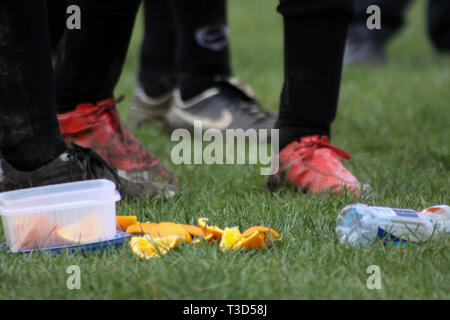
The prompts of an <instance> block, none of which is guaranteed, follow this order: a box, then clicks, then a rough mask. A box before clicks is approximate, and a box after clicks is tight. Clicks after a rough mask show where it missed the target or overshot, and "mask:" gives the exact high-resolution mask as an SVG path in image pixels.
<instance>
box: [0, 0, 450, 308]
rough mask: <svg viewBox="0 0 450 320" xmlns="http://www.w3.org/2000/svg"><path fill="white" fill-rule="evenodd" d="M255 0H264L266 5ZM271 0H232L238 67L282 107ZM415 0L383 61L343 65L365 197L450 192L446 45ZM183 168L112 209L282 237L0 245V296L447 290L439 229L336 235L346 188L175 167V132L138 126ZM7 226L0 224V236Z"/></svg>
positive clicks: (356, 168) (403, 202)
mask: <svg viewBox="0 0 450 320" xmlns="http://www.w3.org/2000/svg"><path fill="white" fill-rule="evenodd" d="M262 3H264V5H262ZM276 4H277V1H275V0H272V1H269V0H245V1H240V0H230V1H229V10H230V14H229V17H230V28H231V37H232V54H233V67H234V72H235V75H236V76H238V77H240V78H241V79H243V80H245V81H247V82H248V83H250V84H251V85H252V86H253V88H254V89H255V91H256V92H257V93H258V94H259V96H260V98H261V101H262V102H263V103H264V104H265V105H266V106H268V107H270V108H272V109H275V110H276V109H277V108H278V100H279V94H280V89H281V84H282V66H283V61H282V57H283V51H282V20H281V16H279V15H278V14H277V13H276V12H275V8H276ZM425 4H426V1H418V2H416V4H415V5H414V6H413V7H412V8H411V10H410V11H409V14H408V17H409V18H408V24H407V26H406V28H405V29H403V30H402V32H401V33H400V34H399V36H398V37H397V38H395V40H394V41H393V42H392V43H391V44H390V46H389V48H388V53H389V61H388V62H387V63H386V64H384V65H382V66H371V67H368V66H367V67H362V66H360V67H348V68H346V69H345V71H344V75H343V82H342V88H341V96H340V105H339V115H338V118H337V120H336V121H335V122H334V124H333V143H334V144H335V145H337V146H339V147H341V148H343V149H344V150H346V151H348V152H350V153H351V154H352V160H351V161H350V162H349V163H348V167H349V168H350V169H351V170H352V172H353V173H354V174H355V175H356V176H357V177H358V178H359V179H360V180H361V181H362V182H364V183H368V184H370V185H371V186H372V187H373V188H374V189H375V190H376V192H377V195H376V197H374V198H373V199H370V200H368V201H366V202H367V203H368V204H377V205H386V206H394V207H408V208H415V209H421V208H424V207H427V206H429V205H433V204H438V203H449V202H450V197H449V196H450V193H449V190H450V189H449V187H450V179H449V169H450V154H449V146H450V142H449V141H450V131H449V120H450V90H449V88H450V56H448V55H447V56H439V55H437V54H436V53H435V52H434V51H433V49H432V46H431V44H430V42H429V40H428V38H427V36H426V32H425V19H424V7H425ZM141 23H142V17H139V20H138V21H137V23H136V30H135V32H134V36H133V40H132V43H131V47H130V50H129V55H128V57H127V62H126V65H125V68H124V72H123V74H122V77H121V80H120V83H119V85H118V87H117V88H116V93H117V94H119V93H125V94H126V95H127V100H125V102H122V103H121V104H120V105H119V108H120V112H121V114H122V115H123V117H124V118H125V119H126V118H127V105H128V101H129V100H128V99H129V98H130V97H131V93H132V88H133V86H134V85H135V83H136V70H137V66H138V60H137V57H138V51H139V44H140V39H141V36H142V32H141ZM134 132H135V134H136V135H137V137H139V138H140V140H141V141H142V142H143V143H144V145H145V146H146V147H148V148H149V150H151V151H152V152H153V153H155V154H156V155H157V156H158V157H159V158H160V159H161V160H162V161H163V162H165V163H166V164H167V165H168V166H169V167H170V168H171V169H172V170H173V171H174V173H175V174H176V175H177V177H178V178H179V181H180V185H179V187H180V191H181V192H180V194H179V196H177V197H176V198H175V199H173V200H171V201H168V202H162V201H149V200H143V201H141V202H137V203H120V204H119V205H118V208H117V209H118V213H119V214H121V215H137V216H138V217H139V220H140V221H176V222H182V223H191V224H196V221H197V219H198V218H199V217H209V218H210V219H211V221H212V222H213V223H215V224H218V225H220V226H222V227H225V226H239V227H240V228H241V230H242V229H245V228H247V227H249V226H251V225H267V226H271V227H273V228H275V229H276V230H278V231H279V232H280V233H281V235H282V237H283V239H284V241H283V243H282V244H281V245H280V246H277V247H274V248H272V249H270V250H269V249H267V250H265V249H263V250H259V251H251V252H244V251H242V252H232V253H226V252H221V251H220V250H219V248H218V246H214V245H208V244H202V245H200V246H198V247H194V246H191V245H185V246H183V247H181V248H179V249H177V250H176V251H173V252H171V253H170V254H169V255H167V256H165V257H163V258H162V259H155V260H148V261H140V260H139V259H138V258H137V257H136V256H134V255H133V254H132V253H131V251H130V250H129V248H128V247H124V248H123V249H121V250H118V251H113V252H103V253H93V254H90V255H88V256H86V257H83V256H81V255H69V254H65V253H64V254H59V255H47V254H41V255H14V254H8V253H6V252H0V299H449V298H450V290H449V284H450V259H449V252H450V251H449V250H448V248H449V242H448V241H447V242H445V241H443V242H429V243H425V244H417V245H408V246H405V247H393V246H387V247H384V246H382V245H381V244H378V243H377V244H374V245H372V246H369V247H365V248H361V249H353V248H348V247H345V246H342V245H340V244H338V242H337V236H336V234H335V232H334V228H335V218H336V215H337V213H338V212H339V210H340V209H341V208H342V207H343V206H344V205H346V204H349V203H352V202H353V200H352V198H351V197H349V196H335V197H331V198H329V199H327V198H326V197H324V196H321V195H307V194H303V193H299V192H295V191H293V190H288V189H281V190H279V191H277V192H276V193H270V192H269V191H268V190H267V189H266V188H265V177H263V176H261V175H259V168H258V167H257V166H244V165H240V166H230V165H227V166H208V165H196V166H187V165H180V166H175V165H173V164H172V163H171V161H170V151H171V148H172V146H173V145H174V144H175V143H173V142H170V139H169V136H168V135H167V134H166V133H164V131H163V130H162V127H158V126H153V127H150V126H149V127H144V128H140V129H139V130H134ZM1 236H2V238H3V235H1ZM70 265H78V266H80V268H81V290H69V289H67V287H66V280H67V277H68V276H69V275H68V274H67V273H66V268H67V267H68V266H70ZM370 265H378V266H379V267H380V269H381V275H382V288H381V290H369V289H368V288H367V287H366V280H367V278H368V276H369V275H368V274H367V273H366V269H367V267H368V266H370Z"/></svg>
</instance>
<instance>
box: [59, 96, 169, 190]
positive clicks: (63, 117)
mask: <svg viewBox="0 0 450 320" xmlns="http://www.w3.org/2000/svg"><path fill="white" fill-rule="evenodd" d="M121 98H123V97H121ZM121 98H119V99H118V100H117V101H116V100H114V99H112V98H111V99H106V100H103V101H100V102H98V103H97V104H95V105H94V104H92V103H83V104H79V105H78V106H77V107H76V109H75V111H72V112H68V113H64V114H59V115H58V120H59V126H60V129H61V133H62V135H63V137H64V139H65V140H66V141H70V140H71V141H75V142H76V143H77V144H79V145H81V146H83V147H86V148H90V149H93V150H94V151H95V152H96V153H98V154H99V155H100V156H101V157H102V158H103V159H104V160H105V161H106V162H107V163H108V164H109V165H111V166H113V167H115V168H117V170H118V173H119V175H120V176H121V177H124V178H126V179H129V180H132V181H136V182H146V181H153V180H154V178H155V177H159V178H162V179H163V180H164V181H165V182H169V183H171V182H174V181H176V180H175V178H174V176H173V174H172V173H171V172H170V171H169V170H168V169H167V168H166V167H165V166H164V165H163V164H161V162H159V161H158V159H156V158H155V157H154V156H153V155H152V154H151V153H150V152H148V151H147V150H146V149H145V148H144V147H143V146H142V144H141V143H140V142H139V141H138V140H137V139H136V138H135V137H134V136H133V134H132V133H131V131H130V130H129V129H128V128H127V127H126V125H125V124H124V123H123V121H122V120H121V119H120V117H119V113H118V112H117V109H116V102H119V101H120V100H121Z"/></svg>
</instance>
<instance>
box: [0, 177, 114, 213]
mask: <svg viewBox="0 0 450 320" xmlns="http://www.w3.org/2000/svg"><path fill="white" fill-rule="evenodd" d="M119 199H120V194H119V193H118V192H117V191H116V185H115V184H114V183H113V182H112V181H110V180H106V179H96V180H86V181H77V182H69V183H62V184H55V185H49V186H43V187H35V188H28V189H21V190H15V191H7V192H3V193H0V215H2V216H14V215H20V214H27V213H30V214H31V213H35V212H39V211H48V210H64V209H74V208H78V207H85V206H90V205H97V204H102V203H106V202H111V201H118V200H119Z"/></svg>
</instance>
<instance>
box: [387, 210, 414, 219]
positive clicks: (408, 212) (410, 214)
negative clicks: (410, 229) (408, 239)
mask: <svg viewBox="0 0 450 320" xmlns="http://www.w3.org/2000/svg"><path fill="white" fill-rule="evenodd" d="M392 210H393V211H394V212H395V214H396V215H397V216H399V217H404V218H419V215H418V214H417V212H416V211H414V210H411V209H392Z"/></svg>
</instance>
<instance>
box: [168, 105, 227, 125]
mask: <svg viewBox="0 0 450 320" xmlns="http://www.w3.org/2000/svg"><path fill="white" fill-rule="evenodd" d="M171 111H172V112H173V113H174V114H176V115H177V116H178V117H180V118H181V119H182V120H184V121H185V122H187V123H189V124H191V125H192V126H195V122H197V121H200V122H201V123H202V126H203V128H207V129H219V130H225V129H226V128H228V127H229V126H230V125H231V123H232V122H233V115H232V114H231V112H230V111H228V110H222V114H221V115H220V117H219V118H216V119H211V118H206V117H200V116H195V115H193V114H191V113H189V112H186V111H184V110H181V109H179V108H177V107H175V108H173V109H172V110H171Z"/></svg>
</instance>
